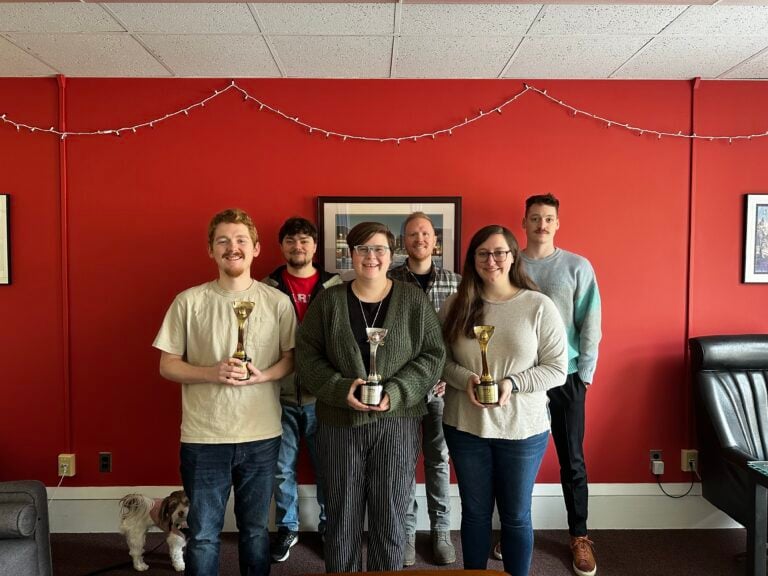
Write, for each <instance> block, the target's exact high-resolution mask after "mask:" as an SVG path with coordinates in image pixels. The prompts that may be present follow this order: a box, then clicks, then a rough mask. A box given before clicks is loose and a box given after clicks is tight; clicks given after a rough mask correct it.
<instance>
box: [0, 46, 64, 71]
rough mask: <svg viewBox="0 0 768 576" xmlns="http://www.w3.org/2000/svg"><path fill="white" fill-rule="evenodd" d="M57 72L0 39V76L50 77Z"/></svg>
mask: <svg viewBox="0 0 768 576" xmlns="http://www.w3.org/2000/svg"><path fill="white" fill-rule="evenodd" d="M56 73H57V71H56V70H54V69H52V68H51V67H49V66H47V65H46V64H44V63H43V62H41V61H40V60H39V59H37V58H35V57H34V56H31V55H29V54H27V53H26V52H24V50H22V49H21V48H17V47H16V46H14V45H13V43H11V41H10V40H7V39H5V38H0V76H51V75H53V74H56Z"/></svg>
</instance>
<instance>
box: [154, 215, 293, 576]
mask: <svg viewBox="0 0 768 576" xmlns="http://www.w3.org/2000/svg"><path fill="white" fill-rule="evenodd" d="M259 250H260V247H259V239H258V235H257V233H256V228H255V226H254V225H253V221H252V220H251V218H250V216H248V214H247V213H245V212H244V211H242V210H240V209H237V208H233V209H229V210H224V211H223V212H220V213H218V214H216V215H215V216H214V217H213V219H212V220H211V222H210V224H209V226H208V255H209V257H210V258H211V259H212V260H213V261H214V262H215V263H216V265H217V267H218V270H219V274H218V278H217V279H216V280H213V281H211V282H207V283H205V284H201V285H200V286H195V287H193V288H190V289H188V290H185V291H184V292H182V293H181V294H179V295H178V296H177V297H176V299H175V300H174V301H173V304H171V307H170V308H169V310H168V312H167V313H166V315H165V319H164V320H163V324H162V326H161V328H160V332H159V333H158V335H157V338H155V342H154V344H153V346H154V347H155V348H158V349H159V350H160V351H161V352H162V354H161V357H160V374H161V375H162V376H163V377H164V378H166V379H168V380H171V381H173V382H179V383H181V385H182V387H181V392H182V396H181V401H182V420H181V450H180V456H181V467H180V468H181V478H182V483H183V484H184V490H185V491H186V493H187V496H188V497H189V501H190V511H189V518H188V524H189V537H188V540H187V547H186V573H187V574H192V575H196V576H199V575H202V576H214V575H216V574H218V573H219V546H220V541H219V538H220V532H221V528H222V525H223V524H224V513H225V510H226V504H227V500H228V499H229V493H230V490H231V489H232V487H233V486H234V493H235V502H234V509H235V517H236V519H237V526H238V530H239V532H240V536H239V557H240V573H241V574H242V575H246V574H247V575H249V576H256V575H258V576H265V575H267V574H269V571H270V558H269V531H268V522H269V504H270V500H271V498H272V490H273V485H274V477H275V466H276V463H277V456H278V452H279V449H280V435H281V432H282V428H281V425H280V402H279V394H280V387H279V381H280V379H281V378H283V377H284V376H286V375H287V374H289V373H291V372H293V348H294V338H295V332H296V318H295V314H294V313H293V308H292V307H291V301H290V299H289V298H288V297H287V296H286V295H285V294H282V293H281V292H279V291H278V290H275V289H274V288H270V287H269V286H266V285H264V284H262V283H260V282H256V281H255V280H254V279H253V278H251V263H252V262H253V259H254V258H256V257H257V256H258V255H259ZM242 302H251V303H253V310H252V311H251V314H250V316H249V318H248V320H247V322H246V325H245V332H244V333H245V337H244V342H243V344H244V348H245V352H246V354H247V355H250V356H252V358H251V359H250V361H247V362H245V363H243V362H241V361H240V360H238V359H236V358H233V357H232V353H233V351H234V350H235V349H236V347H237V336H238V328H237V326H238V325H237V317H236V316H235V311H234V307H233V304H235V303H242Z"/></svg>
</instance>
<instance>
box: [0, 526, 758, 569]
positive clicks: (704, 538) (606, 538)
mask: <svg viewBox="0 0 768 576" xmlns="http://www.w3.org/2000/svg"><path fill="white" fill-rule="evenodd" d="M452 536H453V541H454V544H455V545H456V550H457V552H458V554H459V558H458V559H457V562H456V563H455V564H453V565H450V566H445V567H444V568H446V569H454V570H455V569H460V568H462V562H461V545H460V537H459V533H458V532H454V533H453V534H452ZM590 537H591V539H592V540H594V542H595V546H596V551H597V560H598V576H641V575H642V576H647V575H649V574H650V575H653V576H743V574H744V570H745V559H744V557H743V555H742V556H740V557H739V554H743V552H744V551H745V550H746V532H745V531H744V530H736V529H732V530H595V531H593V532H592V533H591V534H590ZM158 544H160V547H159V548H157V550H156V551H154V552H152V553H150V554H147V556H146V558H145V560H146V562H147V563H148V564H149V566H150V569H149V571H147V572H144V574H148V575H152V574H168V575H170V574H175V572H174V571H173V568H172V567H171V563H170V560H169V559H168V549H167V547H166V545H165V544H164V543H163V538H162V535H160V534H159V533H152V534H150V535H149V536H148V538H147V550H152V549H153V548H154V547H155V546H157V545H158ZM51 549H52V553H53V573H54V576H86V575H95V574H108V575H112V576H129V575H135V574H136V572H135V571H134V570H133V568H132V567H131V566H130V563H129V562H130V558H129V557H128V548H127V547H126V544H125V540H124V539H123V538H122V536H121V535H120V534H52V535H51ZM416 553H417V556H416V565H415V566H414V567H413V568H414V569H424V568H436V567H435V566H432V565H431V564H430V563H429V562H430V560H431V557H432V552H431V546H430V539H429V533H428V532H423V533H421V532H420V533H419V534H418V535H417V540H416ZM488 568H489V569H492V570H503V569H504V568H503V566H502V563H501V562H499V561H497V560H494V559H493V558H491V557H489V560H488ZM324 571H325V566H324V564H323V560H322V556H321V544H320V539H319V537H318V536H317V534H316V533H312V532H307V533H302V534H301V537H300V539H299V543H298V544H297V545H296V546H294V547H293V548H292V549H291V555H290V558H288V560H286V561H285V562H281V563H279V564H273V565H272V576H293V575H297V574H311V573H322V572H324ZM237 574H238V569H237V535H236V534H231V533H228V534H225V535H224V536H223V539H222V548H221V576H236V575H237ZM572 574H573V572H572V571H571V565H570V559H569V554H568V534H567V532H566V531H562V530H537V531H536V534H535V550H534V556H533V564H532V566H531V575H530V576H571V575H572ZM9 576H10V575H9ZM18 576H22V575H18Z"/></svg>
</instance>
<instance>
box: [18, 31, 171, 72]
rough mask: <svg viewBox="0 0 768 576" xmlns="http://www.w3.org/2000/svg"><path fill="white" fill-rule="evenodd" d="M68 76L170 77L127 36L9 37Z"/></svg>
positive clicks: (54, 35)
mask: <svg viewBox="0 0 768 576" xmlns="http://www.w3.org/2000/svg"><path fill="white" fill-rule="evenodd" d="M8 36H10V37H11V39H12V40H13V41H14V42H15V43H16V44H18V45H19V46H23V47H24V48H25V49H27V50H29V51H30V52H32V53H34V54H36V55H38V56H40V58H41V59H42V60H44V61H45V62H48V63H49V64H50V65H51V66H54V67H55V68H56V69H58V70H60V71H61V73H62V74H65V75H67V76H104V77H123V76H127V77H131V76H135V77H146V76H163V77H164V76H169V75H170V74H169V73H168V71H167V70H166V69H165V68H163V67H162V66H161V65H160V64H159V63H158V62H157V60H155V59H154V58H153V57H152V56H151V55H150V54H149V53H148V52H147V51H146V50H145V49H144V48H143V47H142V46H141V45H140V44H139V43H138V42H136V41H135V40H134V39H133V38H131V36H130V35H128V34H125V33H123V34H9V35H8Z"/></svg>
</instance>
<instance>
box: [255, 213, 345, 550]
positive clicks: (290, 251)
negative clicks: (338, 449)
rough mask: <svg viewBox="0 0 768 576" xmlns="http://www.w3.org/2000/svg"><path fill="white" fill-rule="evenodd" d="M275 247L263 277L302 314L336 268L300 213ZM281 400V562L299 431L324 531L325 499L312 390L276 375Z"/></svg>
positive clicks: (291, 521) (295, 497)
mask: <svg viewBox="0 0 768 576" xmlns="http://www.w3.org/2000/svg"><path fill="white" fill-rule="evenodd" d="M278 239H279V241H280V250H281V252H282V254H283V258H284V259H285V262H286V263H285V264H284V265H282V266H280V267H278V268H277V269H276V270H275V271H274V272H272V274H270V275H269V276H268V277H267V278H265V279H264V280H263V282H264V283H266V284H267V285H269V286H272V287H273V288H277V289H278V290H280V291H281V292H283V293H285V294H287V295H288V296H289V297H290V298H291V302H293V308H294V311H295V312H296V318H297V319H298V322H299V323H301V321H302V320H303V319H304V313H305V312H306V311H307V308H308V307H309V305H310V303H311V302H312V300H314V298H315V296H317V295H318V294H319V293H320V291H321V290H324V289H325V288H328V287H329V286H333V285H335V284H341V278H340V277H339V275H338V274H331V273H329V272H326V271H325V270H323V269H321V268H318V267H316V266H315V265H314V264H313V263H312V258H313V257H314V255H315V252H316V250H317V228H315V225H314V224H312V222H310V221H309V220H307V219H305V218H298V217H294V218H289V219H288V220H286V221H285V223H284V224H283V225H282V226H281V227H280V231H279V232H278ZM280 384H281V386H280V388H281V390H280V404H281V407H282V418H281V420H282V427H283V440H282V443H281V445H280V455H279V456H278V459H277V472H276V477H275V524H276V526H277V536H276V538H275V540H274V541H273V543H272V546H271V548H270V554H271V556H272V560H273V561H275V562H283V561H284V560H287V559H288V556H289V555H290V550H291V547H293V546H294V545H295V544H296V542H298V540H299V494H298V483H297V480H296V464H297V462H298V459H299V442H300V440H301V437H302V436H303V437H304V439H305V440H306V443H307V448H308V449H309V456H310V459H311V461H312V467H313V469H314V471H315V485H316V487H317V488H316V489H317V504H318V506H319V507H320V519H319V524H318V527H317V531H318V532H319V533H320V536H321V537H322V536H323V534H324V533H325V499H324V497H323V479H322V477H321V476H320V474H319V470H320V468H319V467H318V466H317V451H316V449H315V433H316V432H317V418H316V416H315V402H316V400H317V398H315V396H313V395H312V394H311V393H310V392H309V391H308V390H307V389H306V388H305V387H303V386H301V383H300V382H299V379H298V376H297V375H296V373H295V372H291V373H290V374H288V375H287V376H286V377H285V378H283V379H282V381H281V383H280Z"/></svg>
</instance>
